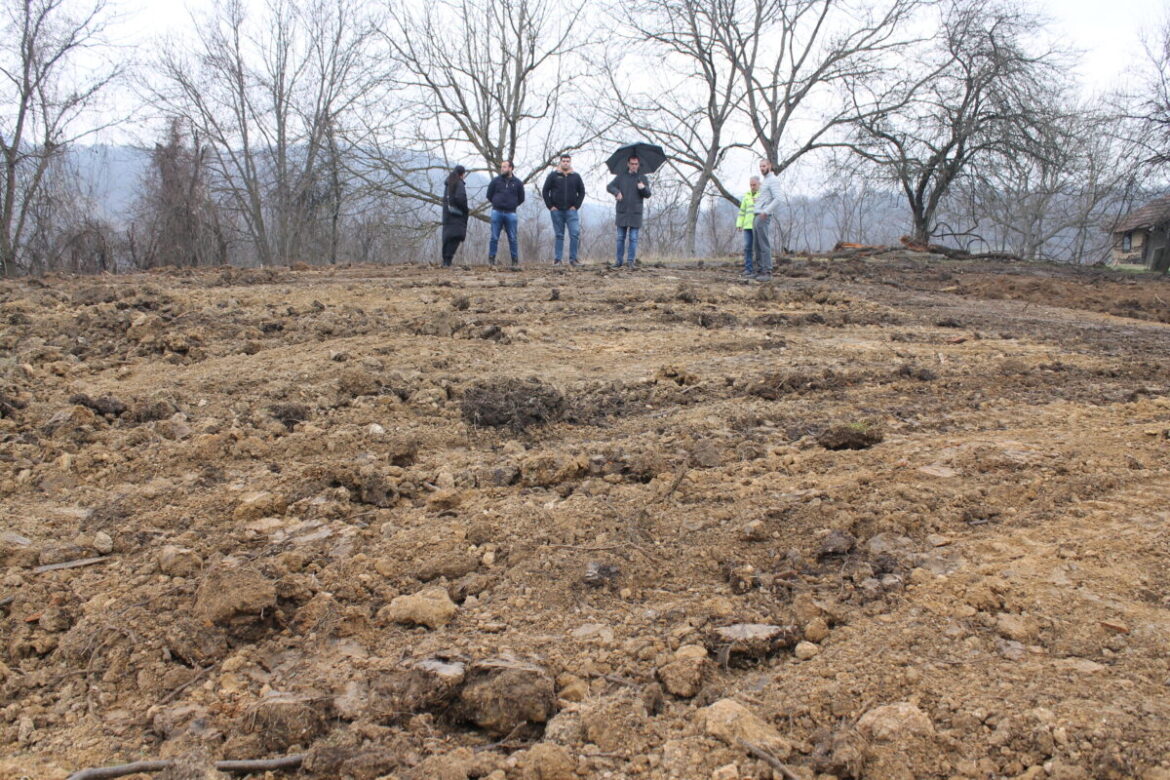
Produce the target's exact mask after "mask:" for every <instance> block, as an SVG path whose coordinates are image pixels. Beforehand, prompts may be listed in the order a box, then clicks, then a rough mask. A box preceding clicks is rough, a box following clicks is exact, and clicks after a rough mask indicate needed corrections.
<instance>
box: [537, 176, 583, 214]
mask: <svg viewBox="0 0 1170 780" xmlns="http://www.w3.org/2000/svg"><path fill="white" fill-rule="evenodd" d="M540 194H541V196H542V197H544V205H545V206H546V207H548V208H550V209H557V210H559V211H568V210H569V209H579V208H581V204H582V203H584V202H585V182H583V181H581V174H579V173H577V172H576V171H570V172H568V173H561V172H560V171H559V170H557V171H553V172H552V173H550V174H549V175H548V177H547V178H546V179H545V180H544V187H542V188H541V190H540Z"/></svg>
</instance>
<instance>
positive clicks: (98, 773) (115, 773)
mask: <svg viewBox="0 0 1170 780" xmlns="http://www.w3.org/2000/svg"><path fill="white" fill-rule="evenodd" d="M174 765H175V762H174V761H135V762H134V763H133V764H122V765H121V766H106V767H100V768H97V769H82V770H81V771H80V772H74V773H73V774H71V775H69V777H67V778H65V780H106V778H110V777H123V776H125V775H133V774H138V773H139V772H161V771H162V770H164V769H170V768H171V767H173V766H174Z"/></svg>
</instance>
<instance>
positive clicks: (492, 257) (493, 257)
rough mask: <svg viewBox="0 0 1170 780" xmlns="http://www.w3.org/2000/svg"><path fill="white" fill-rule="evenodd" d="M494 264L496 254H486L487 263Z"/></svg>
mask: <svg viewBox="0 0 1170 780" xmlns="http://www.w3.org/2000/svg"><path fill="white" fill-rule="evenodd" d="M495 264H496V256H495V255H488V265H495Z"/></svg>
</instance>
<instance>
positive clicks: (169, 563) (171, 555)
mask: <svg viewBox="0 0 1170 780" xmlns="http://www.w3.org/2000/svg"><path fill="white" fill-rule="evenodd" d="M156 560H157V561H158V569H159V571H161V572H162V573H163V574H166V575H167V576H169V577H194V576H195V575H196V574H198V573H199V570H200V569H202V568H203V559H202V558H200V557H199V553H197V552H195V551H193V550H188V549H187V548H185V547H176V546H175V545H173V544H168V545H167V546H165V547H163V548H162V549H161V550H159V551H158V556H157V557H156Z"/></svg>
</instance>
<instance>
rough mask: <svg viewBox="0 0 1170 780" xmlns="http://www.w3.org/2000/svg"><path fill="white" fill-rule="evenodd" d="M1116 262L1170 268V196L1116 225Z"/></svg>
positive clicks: (1152, 267)
mask: <svg viewBox="0 0 1170 780" xmlns="http://www.w3.org/2000/svg"><path fill="white" fill-rule="evenodd" d="M1112 232H1113V252H1112V256H1113V262H1114V263H1131V264H1140V265H1144V266H1146V267H1147V268H1149V269H1151V270H1154V271H1162V272H1165V271H1166V270H1167V268H1170V248H1168V246H1167V245H1168V244H1170V195H1167V196H1165V197H1161V198H1158V199H1157V200H1152V201H1150V202H1149V203H1147V204H1146V205H1144V206H1142V207H1141V208H1140V209H1138V210H1137V211H1131V212H1130V213H1129V214H1126V215H1125V216H1123V217H1122V218H1121V219H1119V220H1117V222H1116V224H1114V226H1113V231H1112Z"/></svg>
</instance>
